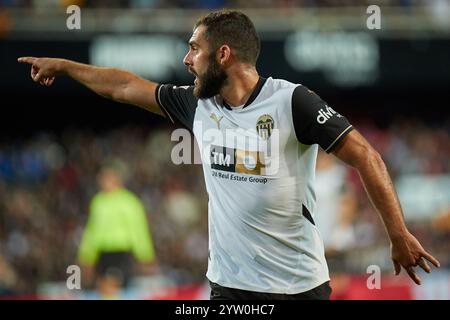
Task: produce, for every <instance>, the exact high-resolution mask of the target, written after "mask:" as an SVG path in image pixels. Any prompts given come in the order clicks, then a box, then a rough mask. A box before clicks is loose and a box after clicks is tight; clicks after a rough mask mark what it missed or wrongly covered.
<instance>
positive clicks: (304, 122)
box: [292, 86, 353, 153]
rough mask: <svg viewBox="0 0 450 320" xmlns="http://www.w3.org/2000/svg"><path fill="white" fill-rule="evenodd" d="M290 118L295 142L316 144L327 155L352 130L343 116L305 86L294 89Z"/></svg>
mask: <svg viewBox="0 0 450 320" xmlns="http://www.w3.org/2000/svg"><path fill="white" fill-rule="evenodd" d="M292 118H293V122H294V130H295V135H296V136H297V140H298V141H299V142H301V143H303V144H307V145H311V144H316V143H317V144H319V145H320V146H321V147H322V149H323V150H325V151H326V152H327V153H330V152H331V151H332V150H333V149H334V148H335V147H336V146H337V145H338V144H339V142H340V141H341V140H342V139H343V138H344V137H345V136H346V135H347V134H348V133H349V132H350V131H351V130H352V129H353V127H352V125H351V124H350V123H349V122H348V120H347V119H346V118H345V117H344V116H342V115H341V114H339V113H338V112H336V111H335V110H333V109H332V108H331V107H330V106H328V105H327V104H326V102H325V101H323V100H322V99H321V98H320V97H319V96H318V95H317V94H316V93H314V92H313V91H311V90H309V89H308V88H307V87H305V86H298V87H296V88H295V89H294V93H293V94H292Z"/></svg>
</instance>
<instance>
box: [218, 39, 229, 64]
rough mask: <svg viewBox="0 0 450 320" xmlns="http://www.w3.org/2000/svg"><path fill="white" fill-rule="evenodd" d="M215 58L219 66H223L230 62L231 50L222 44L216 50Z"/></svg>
mask: <svg viewBox="0 0 450 320" xmlns="http://www.w3.org/2000/svg"><path fill="white" fill-rule="evenodd" d="M217 58H218V61H219V63H220V64H222V65H224V64H226V63H228V62H229V61H230V58H231V48H230V47H229V46H228V45H226V44H224V45H222V46H221V47H220V48H219V50H217Z"/></svg>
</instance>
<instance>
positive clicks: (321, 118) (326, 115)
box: [317, 105, 342, 124]
mask: <svg viewBox="0 0 450 320" xmlns="http://www.w3.org/2000/svg"><path fill="white" fill-rule="evenodd" d="M334 115H336V116H337V117H338V118H340V117H342V116H341V115H340V114H339V113H337V112H336V111H334V110H333V109H332V108H331V107H329V106H328V105H325V110H324V109H323V108H322V109H320V110H319V112H318V115H317V122H318V123H320V124H324V123H325V122H327V121H328V119H330V118H331V117H332V116H334Z"/></svg>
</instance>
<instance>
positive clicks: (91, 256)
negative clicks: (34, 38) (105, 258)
mask: <svg viewBox="0 0 450 320" xmlns="http://www.w3.org/2000/svg"><path fill="white" fill-rule="evenodd" d="M102 252H132V253H133V254H134V256H135V258H136V259H137V260H138V261H140V262H150V261H153V260H154V258H155V251H154V247H153V242H152V238H151V234H150V230H149V227H148V223H147V218H146V213H145V209H144V206H143V205H142V203H141V201H140V200H139V199H138V197H137V196H135V195H134V194H133V193H132V192H130V191H128V190H126V189H117V190H114V191H111V192H99V193H98V194H96V195H95V197H94V198H93V199H92V201H91V204H90V212H89V218H88V222H87V225H86V229H85V231H84V234H83V238H82V240H81V244H80V248H79V251H78V257H79V260H80V261H81V263H83V264H86V265H91V266H92V265H95V264H96V262H97V260H98V258H99V254H100V253H102Z"/></svg>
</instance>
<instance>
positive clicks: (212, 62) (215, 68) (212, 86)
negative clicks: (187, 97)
mask: <svg viewBox="0 0 450 320" xmlns="http://www.w3.org/2000/svg"><path fill="white" fill-rule="evenodd" d="M208 60H209V61H208V62H209V63H208V68H207V69H206V72H205V73H204V74H203V75H202V76H201V78H200V77H199V76H197V78H198V85H197V86H196V87H195V88H194V95H195V96H196V97H197V98H199V99H208V98H211V97H214V96H215V95H217V94H219V92H220V89H222V87H223V85H224V84H225V81H226V80H227V78H228V76H227V74H226V73H225V71H223V69H222V68H221V66H220V64H219V63H218V62H217V60H216V54H215V52H214V53H213V54H211V55H210V56H209V59H208Z"/></svg>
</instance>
